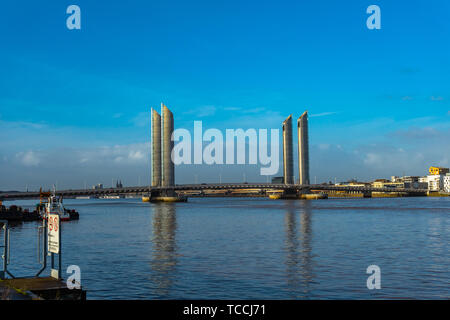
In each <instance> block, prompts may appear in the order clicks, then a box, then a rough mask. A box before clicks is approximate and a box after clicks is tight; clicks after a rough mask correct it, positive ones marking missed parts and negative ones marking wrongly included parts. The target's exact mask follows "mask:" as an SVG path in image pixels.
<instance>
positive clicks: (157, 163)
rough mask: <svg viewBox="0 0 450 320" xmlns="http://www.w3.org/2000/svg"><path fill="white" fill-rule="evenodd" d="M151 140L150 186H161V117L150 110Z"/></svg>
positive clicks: (153, 110)
mask: <svg viewBox="0 0 450 320" xmlns="http://www.w3.org/2000/svg"><path fill="white" fill-rule="evenodd" d="M151 114H152V120H151V139H152V149H151V154H152V168H151V172H152V186H153V187H159V186H161V116H160V115H159V113H158V112H157V111H156V110H155V109H153V108H152V110H151Z"/></svg>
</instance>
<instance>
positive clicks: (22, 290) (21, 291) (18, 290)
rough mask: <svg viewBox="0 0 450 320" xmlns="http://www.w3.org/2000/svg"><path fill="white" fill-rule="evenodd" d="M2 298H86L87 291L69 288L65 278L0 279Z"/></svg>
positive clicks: (0, 294)
mask: <svg viewBox="0 0 450 320" xmlns="http://www.w3.org/2000/svg"><path fill="white" fill-rule="evenodd" d="M0 299H1V300H86V291H85V290H83V289H82V288H81V287H80V289H76V288H73V289H69V288H68V287H67V284H66V283H65V282H64V281H63V280H58V279H55V278H52V277H32V278H15V279H4V280H0Z"/></svg>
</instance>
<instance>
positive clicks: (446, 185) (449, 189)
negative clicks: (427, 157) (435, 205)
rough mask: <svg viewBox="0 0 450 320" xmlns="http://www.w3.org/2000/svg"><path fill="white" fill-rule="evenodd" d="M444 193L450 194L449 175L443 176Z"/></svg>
mask: <svg viewBox="0 0 450 320" xmlns="http://www.w3.org/2000/svg"><path fill="white" fill-rule="evenodd" d="M444 191H445V192H450V173H446V174H445V176H444Z"/></svg>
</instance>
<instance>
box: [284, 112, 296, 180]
mask: <svg viewBox="0 0 450 320" xmlns="http://www.w3.org/2000/svg"><path fill="white" fill-rule="evenodd" d="M292 149H293V147H292V115H290V116H289V117H287V118H286V120H284V121H283V176H284V183H285V184H294V158H293V152H292V151H293V150H292Z"/></svg>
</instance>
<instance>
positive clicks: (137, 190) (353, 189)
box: [0, 183, 428, 200]
mask: <svg viewBox="0 0 450 320" xmlns="http://www.w3.org/2000/svg"><path fill="white" fill-rule="evenodd" d="M236 189H240V190H249V189H253V190H258V191H259V195H267V194H269V193H270V192H274V191H281V192H285V193H291V194H302V193H309V192H312V191H317V192H325V193H326V192H345V193H361V194H363V195H364V196H365V197H370V196H371V194H372V192H383V193H401V194H404V195H406V196H425V195H427V192H428V190H427V189H413V188H374V187H360V186H335V185H327V184H311V185H296V184H276V183H221V184H180V185H174V186H169V187H162V186H158V187H149V186H145V187H143V186H136V187H124V188H104V189H73V190H59V191H56V195H58V196H62V197H64V198H74V197H84V196H88V197H102V196H131V195H134V196H148V195H152V194H161V193H166V192H167V193H170V192H176V193H188V192H195V191H198V193H199V194H200V195H201V194H202V191H206V190H222V191H224V192H223V194H224V195H225V196H226V195H227V191H233V190H236ZM39 196H40V193H39V191H36V192H33V191H32V192H7V193H0V199H1V200H14V199H35V198H39Z"/></svg>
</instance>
